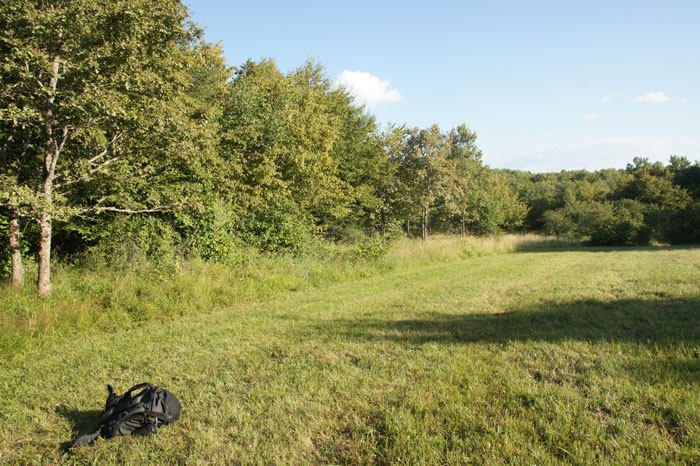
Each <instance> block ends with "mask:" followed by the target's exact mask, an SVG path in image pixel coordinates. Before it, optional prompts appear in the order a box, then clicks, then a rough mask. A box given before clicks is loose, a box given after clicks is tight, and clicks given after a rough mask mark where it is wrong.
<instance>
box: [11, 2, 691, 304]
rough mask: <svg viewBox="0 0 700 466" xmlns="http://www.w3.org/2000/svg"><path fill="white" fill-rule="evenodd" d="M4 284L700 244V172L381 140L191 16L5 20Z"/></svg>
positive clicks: (450, 135)
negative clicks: (235, 61) (468, 249)
mask: <svg viewBox="0 0 700 466" xmlns="http://www.w3.org/2000/svg"><path fill="white" fill-rule="evenodd" d="M0 66H1V73H2V79H1V80H0V206H1V207H0V235H1V236H2V238H3V240H2V242H1V243H0V274H1V275H3V276H5V277H9V278H10V281H11V283H12V284H14V285H15V286H17V287H21V286H22V284H23V283H24V273H23V265H22V264H23V262H22V261H23V260H25V261H26V258H27V257H29V256H34V255H36V257H38V260H37V263H38V272H37V273H38V284H39V294H40V295H42V296H46V295H48V294H50V292H51V281H50V262H51V254H52V253H53V254H54V255H58V256H59V257H60V258H61V259H62V260H71V259H72V258H74V257H77V256H78V255H80V254H86V253H88V254H95V255H98V254H99V255H103V256H104V257H105V258H110V257H115V256H116V255H120V254H121V255H123V254H133V253H134V251H137V252H138V254H144V255H146V256H148V257H154V258H157V257H161V256H168V255H182V256H197V257H201V258H203V259H206V260H211V261H230V260H231V258H232V257H235V256H236V254H237V252H236V251H238V250H240V249H241V248H245V247H254V248H257V249H260V250H263V251H269V252H290V253H295V254H300V253H304V252H307V251H311V250H313V249H314V248H317V247H318V244H319V243H320V242H323V241H362V240H364V239H366V238H367V237H370V238H379V240H381V241H383V242H385V241H388V240H390V239H391V238H393V237H396V236H398V235H409V236H420V237H422V238H423V239H426V238H427V237H428V236H429V235H430V234H433V233H438V232H439V233H457V234H463V235H464V234H472V235H493V234H499V233H500V232H503V231H507V232H513V231H541V232H545V233H548V234H552V235H556V236H557V237H565V238H570V239H576V240H585V241H588V242H590V243H591V244H596V245H646V244H650V243H653V242H659V243H670V244H680V243H698V242H700V222H698V218H700V166H699V165H698V162H697V161H696V162H694V163H693V162H691V161H689V160H688V159H687V158H685V157H677V156H671V157H670V160H669V164H668V165H663V164H661V163H649V162H648V160H647V159H643V158H636V159H634V161H633V162H632V163H631V164H630V165H628V167H627V168H626V169H620V170H616V169H609V170H601V171H596V172H593V173H590V172H586V171H564V172H561V173H550V174H532V173H528V172H522V171H514V170H494V169H491V168H489V167H488V166H486V165H484V163H483V158H482V152H481V151H480V150H479V148H478V146H477V138H476V133H475V132H474V131H473V130H472V129H470V128H469V127H468V126H467V125H460V126H457V127H455V128H452V129H449V130H447V129H441V128H439V127H438V126H437V125H435V126H431V127H429V128H413V127H408V126H405V125H389V126H387V127H380V125H378V123H377V122H376V120H375V117H374V116H373V115H371V114H370V113H369V112H368V110H367V109H366V108H364V107H362V106H359V105H357V104H356V103H354V101H353V98H352V97H351V95H350V94H349V92H348V90H347V89H344V88H338V87H337V86H335V85H334V83H333V81H332V79H331V78H329V77H328V76H327V75H326V74H325V71H324V69H323V67H322V66H320V65H319V64H317V63H314V62H311V61H310V62H307V63H304V64H302V65H301V66H300V67H299V68H298V69H296V70H294V71H292V72H289V73H286V74H285V73H283V72H281V71H280V70H279V68H278V66H277V65H276V63H275V62H274V60H271V59H261V60H258V61H253V60H250V61H247V62H246V63H243V64H242V65H240V66H237V67H234V68H229V67H227V66H226V64H225V60H224V57H223V55H222V49H221V47H220V46H219V45H216V44H211V43H207V42H206V41H204V40H203V34H202V31H201V29H199V28H198V27H197V26H195V25H193V24H192V23H191V22H190V21H189V19H188V14H187V9H186V8H185V7H184V6H183V5H182V4H181V3H180V2H179V1H174V0H165V1H159V2H143V1H137V0H118V1H114V2H94V1H89V0H73V1H70V2H68V1H53V2H42V1H31V2H30V1H20V0H7V1H5V2H3V6H2V7H0Z"/></svg>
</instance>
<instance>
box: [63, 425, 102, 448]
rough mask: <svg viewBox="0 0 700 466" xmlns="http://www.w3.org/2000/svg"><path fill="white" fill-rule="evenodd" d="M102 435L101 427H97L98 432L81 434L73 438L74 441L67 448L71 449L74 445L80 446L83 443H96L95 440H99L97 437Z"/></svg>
mask: <svg viewBox="0 0 700 466" xmlns="http://www.w3.org/2000/svg"><path fill="white" fill-rule="evenodd" d="M99 436H100V429H97V432H93V433H91V434H85V435H81V436H80V437H78V438H77V439H75V440H73V443H71V444H70V445H69V446H68V447H67V448H66V450H70V449H71V448H73V447H80V446H82V445H92V444H93V443H95V440H97V437H99Z"/></svg>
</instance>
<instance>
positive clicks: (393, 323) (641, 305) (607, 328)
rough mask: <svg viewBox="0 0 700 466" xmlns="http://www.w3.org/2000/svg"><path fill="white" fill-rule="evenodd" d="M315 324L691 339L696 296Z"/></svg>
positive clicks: (444, 334) (466, 336) (416, 335)
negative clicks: (500, 311)
mask: <svg viewBox="0 0 700 466" xmlns="http://www.w3.org/2000/svg"><path fill="white" fill-rule="evenodd" d="M317 329H318V330H320V331H324V332H327V333H328V334H331V335H333V334H336V335H338V336H340V337H343V338H349V339H363V340H370V341H382V340H385V341H396V342H402V343H407V344H411V345H420V344H424V343H432V342H438V343H448V344H467V343H479V342H485V343H508V342H514V341H542V342H556V341H562V340H579V341H590V342H595V341H620V342H638V343H643V344H679V343H688V344H697V343H700V297H693V298H688V299H665V298H664V297H659V298H658V299H654V298H650V299H626V300H618V301H611V302H608V301H599V300H593V299H589V300H581V301H573V302H569V303H563V304H562V303H549V302H541V303H538V304H537V305H527V306H524V307H522V308H516V309H512V310H508V311H506V312H502V313H488V314H487V313H468V314H458V313H454V314H452V313H450V314H447V313H426V314H424V315H421V316H420V317H416V318H411V319H401V320H392V319H382V318H365V319H362V318H358V319H339V320H333V321H329V322H326V323H323V324H320V325H318V326H317ZM698 356H700V355H698Z"/></svg>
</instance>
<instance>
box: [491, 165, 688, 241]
mask: <svg viewBox="0 0 700 466" xmlns="http://www.w3.org/2000/svg"><path fill="white" fill-rule="evenodd" d="M500 172H501V173H502V174H503V175H504V176H507V177H508V178H509V179H510V183H511V186H513V188H514V189H515V191H516V192H517V194H518V197H519V198H520V199H521V200H522V201H523V202H525V203H526V204H527V206H528V212H527V215H526V217H525V220H524V222H523V228H525V229H527V230H531V231H544V232H546V233H549V234H553V235H556V236H557V237H560V236H561V237H567V238H571V239H575V240H581V239H583V240H586V241H588V242H589V243H590V244H593V245H600V246H646V245H649V244H650V243H663V244H697V243H700V221H699V220H698V219H699V218H700V165H699V164H698V162H697V161H696V162H695V163H691V162H690V160H688V158H687V157H685V156H676V155H672V156H670V158H669V162H668V164H666V165H664V164H663V163H661V162H655V163H651V162H649V160H648V159H646V158H643V157H635V158H634V160H633V162H632V163H630V164H628V165H627V167H626V168H625V169H619V170H616V169H606V170H599V171H595V172H588V171H585V170H578V171H562V172H561V173H544V174H532V173H528V172H523V171H517V170H500Z"/></svg>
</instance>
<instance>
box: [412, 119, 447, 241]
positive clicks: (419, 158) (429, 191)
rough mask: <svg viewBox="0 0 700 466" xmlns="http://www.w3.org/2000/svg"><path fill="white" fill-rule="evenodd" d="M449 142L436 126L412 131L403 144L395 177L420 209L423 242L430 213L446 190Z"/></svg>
mask: <svg viewBox="0 0 700 466" xmlns="http://www.w3.org/2000/svg"><path fill="white" fill-rule="evenodd" d="M450 150H451V144H450V140H449V138H448V137H447V136H446V135H445V134H443V133H441V132H440V128H439V127H438V125H433V126H431V127H430V128H428V129H418V128H414V129H413V130H411V132H410V136H409V137H408V140H407V142H406V146H405V150H404V153H403V155H402V158H401V161H400V173H399V176H400V178H401V180H402V183H403V184H404V185H405V186H406V189H407V191H408V192H409V193H410V198H411V199H413V202H415V203H416V204H417V205H418V206H419V207H420V219H421V228H422V238H423V241H426V240H427V239H428V225H429V221H430V212H431V210H432V209H433V207H435V206H436V205H437V203H438V201H439V200H441V198H442V196H443V195H444V194H445V192H446V190H447V188H448V182H449V180H450V172H452V171H453V167H454V163H453V162H452V161H451V160H450V159H449V154H450Z"/></svg>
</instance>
